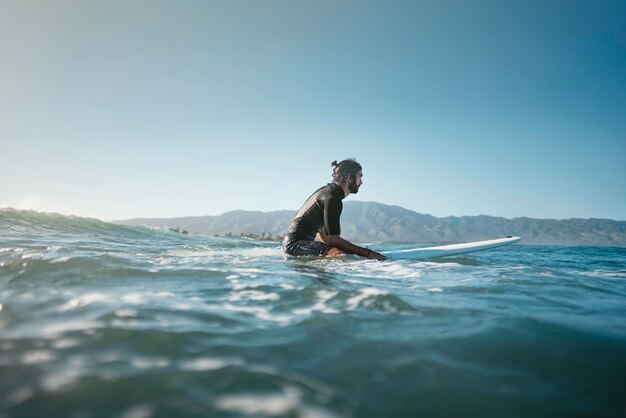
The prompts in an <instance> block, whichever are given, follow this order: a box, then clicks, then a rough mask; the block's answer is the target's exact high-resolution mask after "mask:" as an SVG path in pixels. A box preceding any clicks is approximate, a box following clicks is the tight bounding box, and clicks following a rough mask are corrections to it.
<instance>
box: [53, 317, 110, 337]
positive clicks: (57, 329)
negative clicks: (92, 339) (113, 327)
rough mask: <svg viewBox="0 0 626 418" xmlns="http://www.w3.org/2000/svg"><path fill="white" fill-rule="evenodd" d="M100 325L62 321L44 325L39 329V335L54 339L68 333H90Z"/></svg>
mask: <svg viewBox="0 0 626 418" xmlns="http://www.w3.org/2000/svg"><path fill="white" fill-rule="evenodd" d="M99 326H100V324H99V323H98V322H96V321H83V320H74V321H62V322H57V323H53V324H49V325H46V326H44V327H42V328H41V334H42V335H44V336H47V337H56V336H58V335H61V334H63V333H65V332H70V331H90V330H93V329H95V328H98V327H99Z"/></svg>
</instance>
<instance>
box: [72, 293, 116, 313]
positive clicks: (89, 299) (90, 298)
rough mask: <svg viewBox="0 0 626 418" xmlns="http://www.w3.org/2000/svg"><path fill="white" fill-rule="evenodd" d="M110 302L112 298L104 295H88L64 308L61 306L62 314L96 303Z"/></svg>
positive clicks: (74, 300)
mask: <svg viewBox="0 0 626 418" xmlns="http://www.w3.org/2000/svg"><path fill="white" fill-rule="evenodd" d="M109 300H110V296H108V295H106V294H104V293H96V292H92V293H87V294H84V295H82V296H80V297H78V298H75V299H72V300H70V301H69V302H67V303H66V304H64V305H63V306H61V308H60V310H61V312H65V311H69V310H72V309H77V308H80V307H83V306H87V305H91V304H92V303H95V302H106V301H109Z"/></svg>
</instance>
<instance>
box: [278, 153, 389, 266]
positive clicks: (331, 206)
mask: <svg viewBox="0 0 626 418" xmlns="http://www.w3.org/2000/svg"><path fill="white" fill-rule="evenodd" d="M331 165H332V166H333V167H334V168H333V182H332V183H329V184H327V185H326V186H324V187H321V188H320V189H318V190H316V191H315V192H314V193H313V194H312V195H311V196H310V197H309V198H308V199H307V201H306V202H304V205H302V207H301V208H300V210H299V211H298V213H297V214H296V217H295V218H294V220H293V221H292V222H291V225H290V226H289V232H288V233H287V235H285V238H284V239H283V251H285V252H286V253H287V254H289V255H309V256H311V255H317V256H320V255H321V256H344V255H345V254H346V253H349V254H356V255H360V256H361V257H366V258H371V259H374V260H381V261H382V260H385V256H384V255H382V254H380V253H378V252H376V251H374V250H370V249H368V248H365V247H359V246H358V245H354V244H352V243H351V242H349V241H347V240H345V239H343V238H341V236H340V234H341V227H340V224H339V218H340V216H341V210H342V209H343V203H342V200H343V199H344V198H345V197H347V196H348V195H349V194H350V193H355V194H356V193H358V192H359V187H361V185H362V184H363V180H362V178H363V171H362V168H361V165H360V164H359V163H357V162H356V161H355V160H353V159H349V160H343V161H342V162H340V163H339V164H337V161H333V162H332V164H331ZM316 234H317V237H318V238H319V241H315V235H316Z"/></svg>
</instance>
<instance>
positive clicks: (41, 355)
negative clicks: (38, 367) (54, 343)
mask: <svg viewBox="0 0 626 418" xmlns="http://www.w3.org/2000/svg"><path fill="white" fill-rule="evenodd" d="M55 358H56V356H55V355H54V352H52V351H50V350H33V351H28V352H26V353H24V354H23V355H22V357H21V361H22V364H41V363H47V362H49V361H52V360H54V359H55Z"/></svg>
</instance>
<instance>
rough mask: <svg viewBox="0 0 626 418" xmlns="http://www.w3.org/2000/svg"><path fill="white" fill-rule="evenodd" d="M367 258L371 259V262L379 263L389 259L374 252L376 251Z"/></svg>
mask: <svg viewBox="0 0 626 418" xmlns="http://www.w3.org/2000/svg"><path fill="white" fill-rule="evenodd" d="M367 258H369V259H370V260H378V261H385V260H386V259H387V257H385V256H384V255H382V254H381V253H379V252H377V251H374V250H370V253H369V255H368V256H367Z"/></svg>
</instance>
